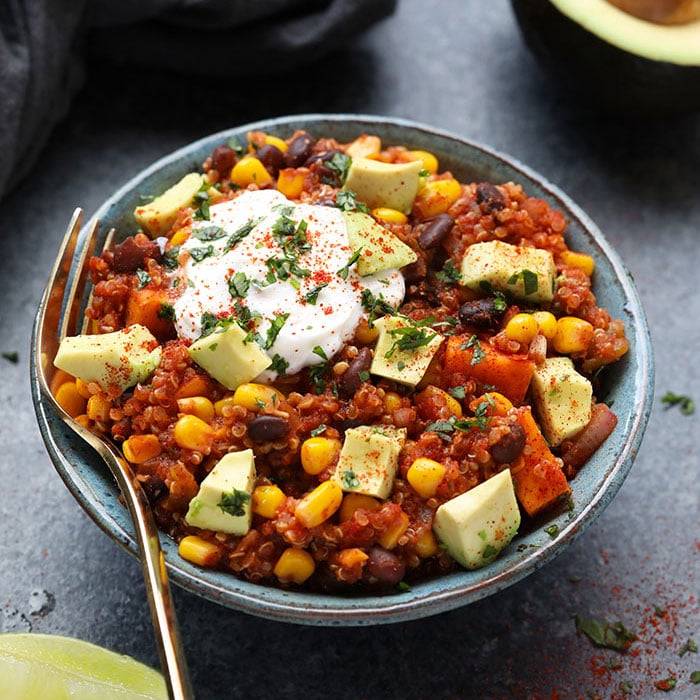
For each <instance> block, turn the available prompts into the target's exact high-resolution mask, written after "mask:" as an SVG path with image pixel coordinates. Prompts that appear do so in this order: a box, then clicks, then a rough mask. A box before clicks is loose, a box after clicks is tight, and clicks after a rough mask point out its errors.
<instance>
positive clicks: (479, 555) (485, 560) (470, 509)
mask: <svg viewBox="0 0 700 700" xmlns="http://www.w3.org/2000/svg"><path fill="white" fill-rule="evenodd" d="M519 527H520V510H519V509H518V502H517V501H516V499H515V489H514V488H513V479H512V478H511V475H510V469H506V470H504V471H502V472H499V473H498V474H496V475H495V476H492V477H491V478H490V479H488V480H487V481H484V482H482V483H481V484H479V485H478V486H475V487H474V488H473V489H470V490H469V491H466V492H465V493H463V494H461V495H460V496H456V497H455V498H452V499H450V500H449V501H447V502H446V503H443V504H442V505H441V506H440V507H439V508H438V509H437V511H436V512H435V521H434V523H433V531H434V532H435V534H436V535H437V537H438V539H439V540H440V542H442V544H444V545H445V548H446V549H447V551H448V552H449V554H450V555H451V556H452V558H453V559H455V560H456V561H457V562H459V563H460V564H461V565H462V566H463V567H465V568H466V569H478V568H479V567H482V566H485V565H486V564H490V563H491V562H492V561H493V560H494V559H495V558H496V557H497V556H498V553H499V552H500V551H501V550H502V549H503V548H504V547H505V546H506V545H507V544H508V543H509V542H510V541H511V540H512V539H513V537H514V536H515V534H516V533H517V532H518V528H519Z"/></svg>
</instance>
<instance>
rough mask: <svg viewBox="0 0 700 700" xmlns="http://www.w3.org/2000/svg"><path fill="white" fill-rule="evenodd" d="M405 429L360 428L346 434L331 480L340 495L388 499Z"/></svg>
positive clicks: (372, 426) (350, 430)
mask: <svg viewBox="0 0 700 700" xmlns="http://www.w3.org/2000/svg"><path fill="white" fill-rule="evenodd" d="M405 440H406V429H405V428H394V427H393V426H384V425H361V426H358V427H357V428H349V429H348V430H346V431H345V442H344V443H343V448H342V450H341V451H340V457H339V458H338V464H337V466H336V469H335V472H334V474H333V477H332V478H333V480H334V481H337V482H338V484H340V487H341V488H342V489H343V491H352V492H354V493H362V494H365V495H366V496H375V497H376V498H388V496H389V494H390V493H391V489H392V487H393V484H394V477H395V476H396V469H397V468H398V463H399V452H401V448H402V447H403V444H404V442H405Z"/></svg>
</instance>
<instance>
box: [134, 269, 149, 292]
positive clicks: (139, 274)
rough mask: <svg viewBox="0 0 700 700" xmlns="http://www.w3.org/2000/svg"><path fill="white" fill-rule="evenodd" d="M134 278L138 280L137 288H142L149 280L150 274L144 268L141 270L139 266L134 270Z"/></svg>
mask: <svg viewBox="0 0 700 700" xmlns="http://www.w3.org/2000/svg"><path fill="white" fill-rule="evenodd" d="M136 279H137V280H138V282H139V284H138V288H139V289H143V288H144V287H145V286H146V285H147V284H148V283H149V282H150V281H151V276H150V275H149V274H148V272H146V270H142V269H141V268H140V267H139V268H138V270H136Z"/></svg>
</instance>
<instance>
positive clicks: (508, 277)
mask: <svg viewBox="0 0 700 700" xmlns="http://www.w3.org/2000/svg"><path fill="white" fill-rule="evenodd" d="M556 274H557V268H556V265H555V264H554V258H553V257H552V254H551V253H550V252H549V251H548V250H542V249H541V248H530V247H528V246H517V245H511V244H510V243H503V242H502V241H484V242H482V243H474V244H473V245H471V246H469V248H467V252H466V253H465V255H464V257H463V258H462V266H461V280H460V284H463V285H464V286H465V287H469V288H470V289H473V290H475V291H479V290H481V288H482V286H483V285H482V283H484V282H486V283H488V284H489V285H491V287H493V288H494V289H495V290H497V291H499V292H508V293H510V294H512V295H513V296H514V297H516V298H518V299H525V300H526V301H532V302H537V303H542V302H546V301H551V300H552V299H553V298H554V279H555V277H556Z"/></svg>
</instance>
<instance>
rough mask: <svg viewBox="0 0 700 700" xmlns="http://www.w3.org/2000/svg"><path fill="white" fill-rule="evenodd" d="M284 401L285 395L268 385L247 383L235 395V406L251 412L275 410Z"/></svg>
mask: <svg viewBox="0 0 700 700" xmlns="http://www.w3.org/2000/svg"><path fill="white" fill-rule="evenodd" d="M283 399H284V394H283V393H282V392H281V391H277V389H275V388H274V387H271V386H267V384H255V383H254V382H247V383H246V384H241V385H240V386H238V387H237V388H236V391H235V392H234V393H233V405H234V406H243V407H244V408H247V409H248V410H249V411H260V410H262V409H270V408H274V407H275V406H277V405H278V404H279V402H280V401H282V400H283Z"/></svg>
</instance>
